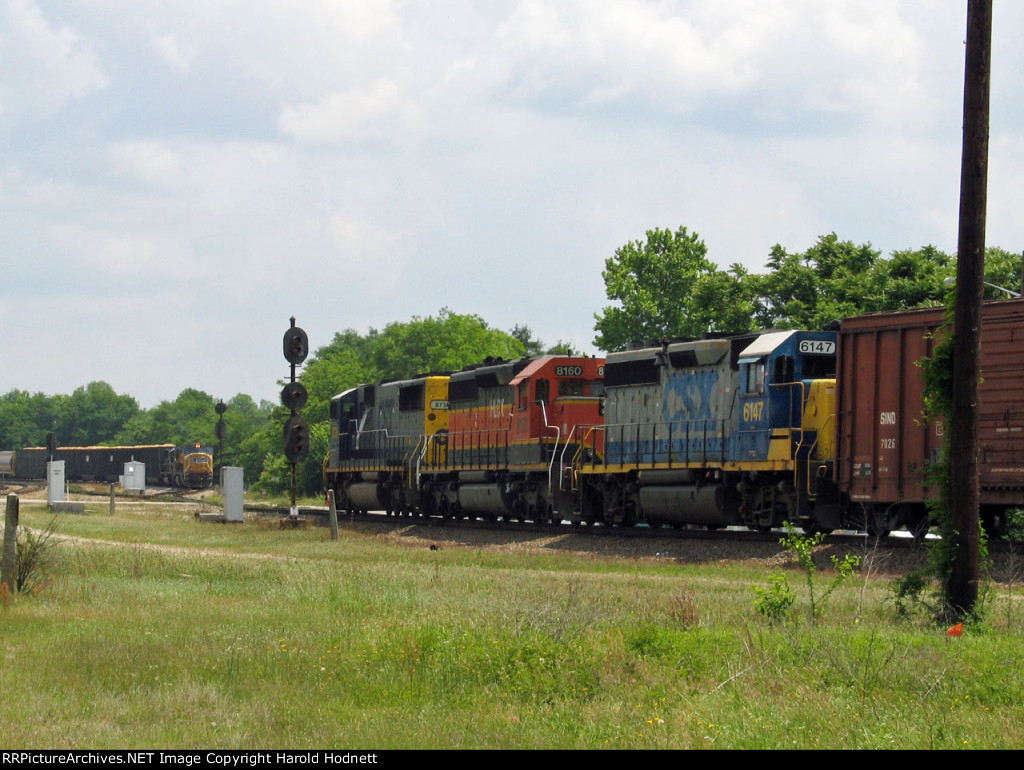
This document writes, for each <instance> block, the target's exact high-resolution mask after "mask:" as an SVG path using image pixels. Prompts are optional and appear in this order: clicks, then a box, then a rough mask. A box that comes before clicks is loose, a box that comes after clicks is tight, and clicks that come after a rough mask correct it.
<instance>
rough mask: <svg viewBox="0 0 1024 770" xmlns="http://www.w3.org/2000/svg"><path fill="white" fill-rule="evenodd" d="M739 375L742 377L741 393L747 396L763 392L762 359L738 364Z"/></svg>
mask: <svg viewBox="0 0 1024 770" xmlns="http://www.w3.org/2000/svg"><path fill="white" fill-rule="evenodd" d="M740 376H741V377H742V378H743V394H744V395H747V396H754V395H760V394H762V393H764V359H763V358H761V359H758V360H757V361H755V362H754V363H751V364H740Z"/></svg>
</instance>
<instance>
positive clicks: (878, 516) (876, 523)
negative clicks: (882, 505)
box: [864, 505, 892, 537]
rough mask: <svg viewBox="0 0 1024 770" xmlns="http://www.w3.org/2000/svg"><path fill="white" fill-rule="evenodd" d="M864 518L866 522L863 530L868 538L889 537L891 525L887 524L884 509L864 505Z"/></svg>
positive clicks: (886, 513)
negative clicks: (865, 530)
mask: <svg viewBox="0 0 1024 770" xmlns="http://www.w3.org/2000/svg"><path fill="white" fill-rule="evenodd" d="M864 518H865V519H866V521H867V523H866V525H865V529H867V532H868V536H869V537H889V533H891V532H892V525H891V524H890V523H889V514H888V512H887V511H886V510H885V509H879V508H876V507H875V506H873V505H866V506H864Z"/></svg>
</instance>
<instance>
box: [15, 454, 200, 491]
mask: <svg viewBox="0 0 1024 770" xmlns="http://www.w3.org/2000/svg"><path fill="white" fill-rule="evenodd" d="M3 454H4V455H7V456H8V457H6V458H4V457H2V456H0V463H2V462H3V461H4V460H5V459H6V465H2V464H0V471H5V472H6V473H7V475H10V476H11V477H12V478H15V479H19V480H38V479H44V478H46V463H47V462H48V461H49V460H50V459H51V458H50V452H49V450H48V449H46V448H45V447H28V448H26V449H19V450H17V451H16V452H5V453H3ZM52 459H54V460H63V461H64V476H65V478H66V479H67V480H68V481H101V482H117V481H118V478H119V477H120V476H121V475H122V474H123V473H124V466H125V463H128V462H141V463H145V466H146V483H147V484H152V485H163V486H173V487H182V488H189V489H205V488H206V487H208V486H210V485H211V484H212V483H213V452H212V450H210V449H209V448H208V447H206V446H203V445H202V444H185V445H182V446H175V445H174V444H151V445H145V446H90V447H58V448H57V449H55V450H54V452H53V458H52Z"/></svg>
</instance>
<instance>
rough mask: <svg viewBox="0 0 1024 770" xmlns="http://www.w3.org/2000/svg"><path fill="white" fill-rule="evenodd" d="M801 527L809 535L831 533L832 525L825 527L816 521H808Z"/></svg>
mask: <svg viewBox="0 0 1024 770" xmlns="http://www.w3.org/2000/svg"><path fill="white" fill-rule="evenodd" d="M800 528H801V529H803V531H804V533H805V534H808V535H831V534H832V528H831V527H823V526H821V525H820V524H818V522H816V521H813V520H812V521H808V522H807V523H805V524H801V525H800Z"/></svg>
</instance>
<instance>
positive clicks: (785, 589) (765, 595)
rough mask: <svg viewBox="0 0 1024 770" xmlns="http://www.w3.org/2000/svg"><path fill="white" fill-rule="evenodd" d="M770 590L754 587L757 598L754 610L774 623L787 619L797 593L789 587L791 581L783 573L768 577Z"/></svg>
mask: <svg viewBox="0 0 1024 770" xmlns="http://www.w3.org/2000/svg"><path fill="white" fill-rule="evenodd" d="M768 584H769V585H768V588H760V587H758V586H754V587H753V589H752V590H753V591H754V593H755V594H756V595H757V598H756V599H754V609H755V610H757V611H758V612H759V613H761V614H762V615H764V616H765V617H766V618H768V620H769V621H770V622H772V623H778V622H780V621H783V620H785V619H786V617H787V616H788V615H789V610H790V608H791V607H792V606H793V604H794V603H795V602H796V593H795V592H794V591H793V589H792V588H790V587H789V581H788V580H786V576H785V575H783V574H782V573H781V572H776V573H774V574H772V575H770V576H769V577H768Z"/></svg>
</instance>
